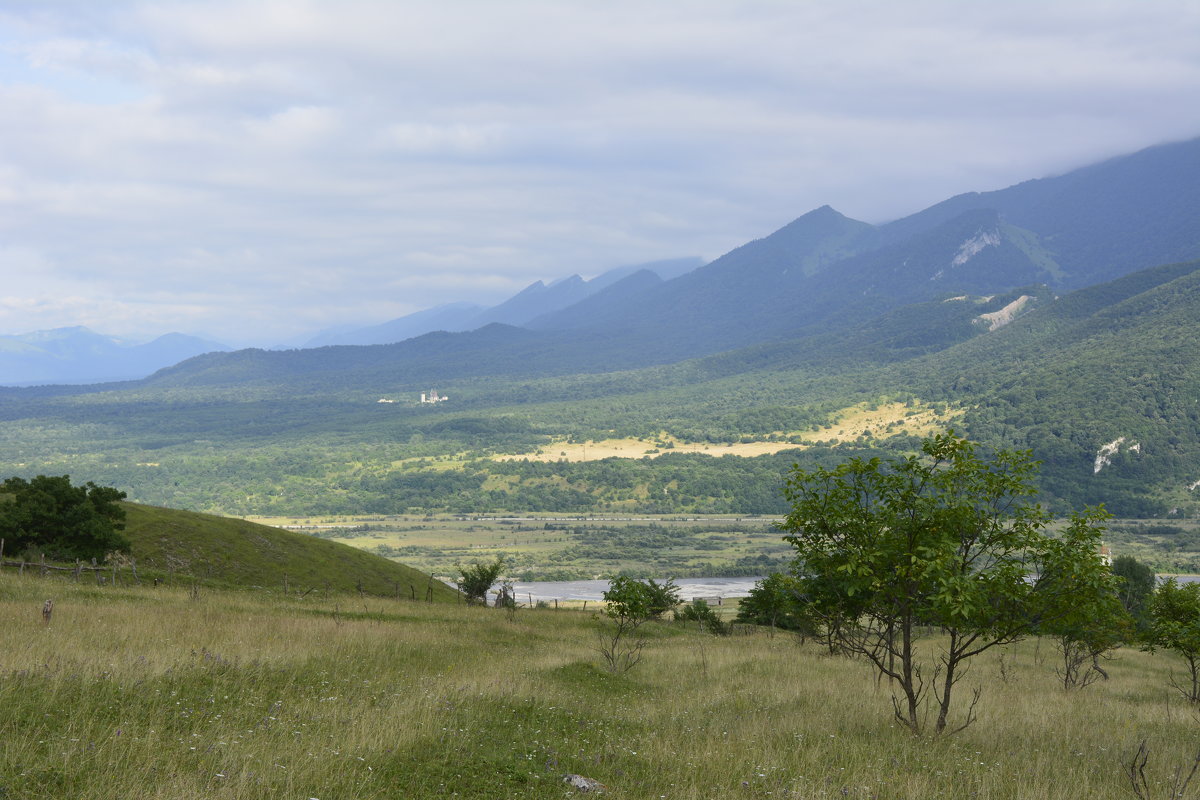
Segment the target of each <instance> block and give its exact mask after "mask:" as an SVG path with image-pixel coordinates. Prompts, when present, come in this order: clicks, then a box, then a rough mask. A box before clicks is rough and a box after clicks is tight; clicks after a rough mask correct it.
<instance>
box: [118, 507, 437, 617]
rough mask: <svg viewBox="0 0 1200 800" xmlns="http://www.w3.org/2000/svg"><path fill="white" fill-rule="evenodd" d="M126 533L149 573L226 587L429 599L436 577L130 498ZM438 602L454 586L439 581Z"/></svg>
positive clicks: (298, 537)
mask: <svg viewBox="0 0 1200 800" xmlns="http://www.w3.org/2000/svg"><path fill="white" fill-rule="evenodd" d="M125 510H126V514H127V518H126V530H125V533H126V535H127V536H128V537H129V539H130V541H131V542H132V543H133V557H134V558H136V559H137V563H138V565H139V567H140V568H141V569H142V570H147V571H148V570H153V571H154V572H155V573H163V574H171V573H174V574H176V575H180V574H182V575H190V576H194V577H195V578H199V579H201V580H203V581H205V582H206V583H215V584H220V585H226V586H262V587H269V588H272V589H275V588H281V587H282V586H283V582H284V576H285V575H286V576H287V581H288V584H289V587H290V588H291V589H293V590H299V591H304V590H306V589H309V588H316V589H318V590H320V591H323V590H324V589H325V588H326V587H329V589H330V590H331V591H337V592H352V591H356V590H357V589H358V587H359V585H360V584H361V586H362V590H363V591H365V592H367V593H368V594H374V595H394V594H395V593H396V591H397V585H399V587H400V589H399V590H400V592H401V593H402V594H403V595H404V596H406V597H407V596H411V594H412V592H413V590H414V587H415V592H416V594H417V596H418V597H421V598H424V596H425V590H426V586H427V585H429V576H428V575H425V574H424V573H421V572H418V571H417V570H415V569H412V568H410V567H406V566H403V565H401V564H397V563H395V562H393V561H388V560H387V559H385V558H380V557H379V556H376V555H372V554H370V553H366V552H363V551H362V550H358V549H356V548H353V547H347V546H345V545H342V544H338V543H336V542H330V541H326V540H322V539H316V538H313V537H311V536H306V535H304V534H300V533H294V532H292V531H285V530H281V529H279V528H272V527H269V526H267V525H259V524H257V523H254V522H247V521H245V520H240V519H231V518H228V517H217V516H212V515H209V514H197V513H194V512H191V511H177V510H175V509H167V508H157V507H154V506H144V505H139V504H136V503H126V504H125ZM432 585H433V589H434V599H435V600H439V601H444V602H453V601H454V600H455V599H456V595H455V593H454V591H453V590H452V589H450V588H449V587H447V586H445V585H444V584H442V583H440V582H438V581H434V582H433V583H432Z"/></svg>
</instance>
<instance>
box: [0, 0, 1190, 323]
mask: <svg viewBox="0 0 1200 800" xmlns="http://www.w3.org/2000/svg"><path fill="white" fill-rule="evenodd" d="M1197 136H1200V3H1196V2H1194V0H1172V1H1171V2H1159V1H1157V0H1126V1H1125V2H1105V0H1061V2H1060V1H1056V0H1041V2H1032V1H1030V0H1009V2H1003V3H1000V2H984V1H983V0H978V1H977V0H904V2H895V1H894V0H837V1H836V2H834V1H833V0H830V1H829V2H816V1H815V0H811V1H805V0H787V1H786V2H773V1H771V0H753V1H745V2H743V1H742V0H695V1H692V0H687V1H685V0H604V2H595V0H503V2H499V1H498V0H434V1H431V2H425V1H424V0H338V1H337V2H333V0H322V1H320V2H318V1H316V0H262V1H261V2H256V1H255V0H238V1H237V2H221V1H219V0H213V1H212V2H209V1H207V0H205V1H203V2H187V1H186V0H184V1H182V2H170V1H169V0H160V1H159V2H122V0H106V2H103V3H96V2H94V0H77V1H76V0H62V2H55V1H54V0H30V1H29V2H22V1H21V0H0V334H19V333H25V332H30V331H35V330H45V329H50V328H56V327H65V326H73V325H84V326H87V327H89V328H91V329H93V330H95V331H98V332H101V333H106V334H111V335H117V336H122V337H127V338H129V339H131V340H146V339H149V338H152V337H153V336H155V335H158V334H162V333H167V332H170V331H179V332H183V333H189V334H194V335H201V336H205V337H207V338H211V339H215V340H217V341H220V342H223V343H226V344H230V345H234V346H247V345H258V346H269V345H276V344H284V343H297V342H300V341H303V340H305V339H307V338H309V337H310V336H312V335H313V334H315V333H316V332H317V331H318V330H321V329H324V328H328V327H332V326H338V325H367V324H374V323H378V322H382V321H385V320H389V319H393V318H396V317H399V316H403V315H405V314H408V313H411V312H413V311H417V310H420V309H423V308H429V307H432V306H435V305H438V304H440V303H446V302H453V301H471V302H477V303H481V304H490V303H495V302H498V301H500V300H502V299H504V298H506V297H508V296H510V295H512V294H514V293H516V292H517V291H519V290H520V289H522V288H524V287H525V286H527V285H528V284H530V283H532V282H533V281H536V280H545V281H547V282H548V281H550V280H553V279H556V278H561V277H565V276H568V275H571V274H574V273H578V274H581V275H583V276H584V277H591V276H594V275H597V274H599V273H601V272H604V271H605V270H608V269H611V268H614V267H619V266H626V265H630V264H638V263H643V262H648V261H653V260H657V259H665V258H676V257H685V256H701V257H703V258H706V259H712V258H715V257H717V256H719V255H721V254H722V253H724V252H727V251H728V250H730V249H732V248H734V247H736V246H738V245H740V244H743V243H745V242H747V241H749V240H751V239H755V238H760V237H762V236H765V235H767V234H769V233H771V232H772V231H774V230H776V229H778V228H779V227H781V226H783V225H785V224H786V223H788V222H789V221H791V220H792V219H794V218H796V217H798V216H800V215H802V214H804V213H805V212H807V211H809V210H811V209H813V208H817V207H819V206H821V205H825V204H829V205H832V206H833V207H834V208H836V209H838V210H839V211H841V212H842V213H844V214H846V215H848V216H851V217H854V218H856V219H861V220H864V221H867V222H872V223H877V222H884V221H888V220H890V219H895V218H898V217H901V216H904V215H907V214H909V213H912V212H915V211H918V210H920V209H921V208H924V207H926V206H928V205H931V204H933V203H935V202H937V201H939V200H942V199H945V198H946V197H949V196H951V195H954V194H957V193H960V192H964V191H984V190H989V189H997V188H1003V187H1005V186H1009V185H1011V184H1013V183H1017V182H1019V181H1021V180H1025V179H1029V178H1035V177H1044V176H1047V175H1053V174H1058V173H1061V172H1064V171H1066V170H1069V169H1071V168H1074V167H1077V166H1082V165H1084V164H1087V163H1092V162H1094V161H1097V160H1100V159H1103V158H1107V157H1110V156H1114V155H1119V154H1122V153H1127V152H1132V151H1135V150H1138V149H1141V148H1143V147H1147V146H1151V145H1154V144H1159V143H1162V142H1167V141H1179V140H1184V139H1191V138H1195V137H1197Z"/></svg>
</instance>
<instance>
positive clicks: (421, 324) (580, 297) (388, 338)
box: [304, 258, 704, 348]
mask: <svg viewBox="0 0 1200 800" xmlns="http://www.w3.org/2000/svg"><path fill="white" fill-rule="evenodd" d="M703 263H704V261H703V260H702V259H700V258H674V259H668V260H665V261H653V262H650V263H648V264H635V265H633V266H628V267H617V268H616V269H611V270H609V271H607V272H605V273H603V274H601V275H597V276H596V277H595V278H592V279H591V280H584V279H583V278H581V277H579V276H578V275H571V276H570V277H567V278H562V279H560V280H556V281H553V282H552V283H549V284H547V283H544V282H542V281H535V282H534V283H532V284H530V285H529V286H527V287H525V288H524V289H522V290H521V291H520V292H518V293H517V294H515V295H513V296H512V297H510V298H509V299H507V300H505V301H504V302H503V303H500V304H499V305H495V306H491V307H489V308H483V307H480V306H476V305H472V304H470V303H449V304H446V305H442V306H437V307H435V308H430V309H425V310H424V311H417V312H415V313H413V314H409V315H407V316H404V317H400V318H399V319H394V320H391V321H390V322H384V323H382V324H380V325H370V326H367V327H362V328H347V327H345V326H343V327H341V328H337V329H333V330H329V331H323V332H322V333H320V334H318V335H317V336H315V337H313V338H312V339H310V340H308V341H307V342H305V343H304V347H306V348H311V347H326V346H329V345H347V344H351V345H370V344H392V343H395V342H402V341H404V340H405V339H411V338H413V337H416V336H421V335H423V334H426V333H432V332H433V331H449V332H461V331H473V330H477V329H479V328H483V327H485V326H487V325H491V324H492V323H496V322H499V323H501V324H504V325H515V326H524V325H527V324H528V323H530V322H532V321H533V320H535V319H538V318H540V317H544V316H546V315H549V314H553V313H554V312H556V311H559V310H561V309H564V308H567V307H570V306H573V305H575V304H576V303H579V302H582V301H584V300H587V299H588V298H590V297H592V296H593V295H596V294H598V293H600V292H603V291H604V290H606V289H608V288H609V287H611V286H613V285H615V284H618V283H620V282H621V281H622V280H624V279H625V278H627V277H629V276H630V275H634V274H636V273H640V272H650V273H653V274H654V275H656V276H657V282H661V281H664V280H670V279H671V278H675V277H678V276H680V275H683V274H686V273H688V272H691V271H692V270H694V269H696V268H697V267H699V266H700V265H702V264H703Z"/></svg>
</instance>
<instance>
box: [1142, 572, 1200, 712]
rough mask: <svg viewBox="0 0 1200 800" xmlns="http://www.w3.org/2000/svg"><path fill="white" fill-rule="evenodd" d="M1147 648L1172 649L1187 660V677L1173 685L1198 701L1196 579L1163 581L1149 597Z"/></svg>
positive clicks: (1199, 603)
mask: <svg viewBox="0 0 1200 800" xmlns="http://www.w3.org/2000/svg"><path fill="white" fill-rule="evenodd" d="M1146 640H1147V642H1148V645H1149V647H1150V648H1152V649H1153V648H1159V647H1161V648H1163V649H1165V650H1173V651H1175V652H1176V653H1178V654H1179V655H1180V656H1182V657H1183V660H1184V661H1185V662H1187V665H1188V673H1189V680H1188V682H1187V683H1185V684H1183V685H1180V684H1178V683H1176V684H1175V685H1176V688H1178V689H1179V691H1180V692H1182V693H1183V695H1184V696H1185V697H1186V698H1187V699H1188V700H1189V701H1191V702H1193V703H1200V583H1179V582H1178V581H1176V580H1175V579H1174V578H1169V579H1167V580H1166V581H1165V582H1163V583H1162V584H1161V585H1160V586H1159V587H1158V589H1156V590H1155V592H1154V595H1153V596H1152V597H1151V599H1150V630H1149V632H1148V634H1147V636H1146Z"/></svg>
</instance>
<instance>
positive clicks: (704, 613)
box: [675, 597, 733, 636]
mask: <svg viewBox="0 0 1200 800" xmlns="http://www.w3.org/2000/svg"><path fill="white" fill-rule="evenodd" d="M675 621H676V622H695V623H696V626H697V627H698V628H699V629H700V630H702V631H705V632H707V633H711V634H714V635H716V636H728V635H729V634H731V633H733V626H732V625H731V624H730V623H728V622H725V621H724V620H722V619H721V617H720V616H718V615H717V612H716V611H714V610H713V609H712V606H710V605H709V604H708V601H707V600H705V599H704V598H703V597H697V598H696V599H695V600H693V601H692V602H691V603H690V604H688V605H686V606H684V607H683V608H682V609H680V610H679V611H676V612H675Z"/></svg>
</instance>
